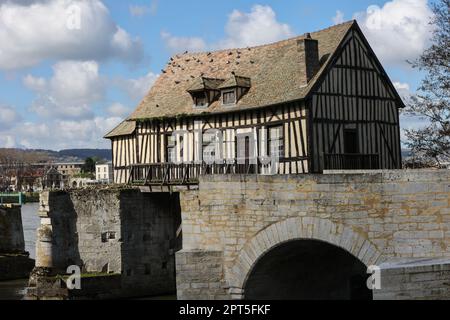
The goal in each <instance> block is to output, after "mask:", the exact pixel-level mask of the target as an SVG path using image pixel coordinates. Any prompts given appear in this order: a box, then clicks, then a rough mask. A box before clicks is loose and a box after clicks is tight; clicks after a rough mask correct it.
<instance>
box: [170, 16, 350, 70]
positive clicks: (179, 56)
mask: <svg viewBox="0 0 450 320" xmlns="http://www.w3.org/2000/svg"><path fill="white" fill-rule="evenodd" d="M355 22H356V20H355V19H352V20H348V21H345V22H342V23H339V24H335V25H333V26H330V27H327V28H324V29H320V30H316V31H311V32H309V33H311V34H313V33H319V32H324V31H327V30H330V29H334V28H337V27H341V26H343V25H347V24H348V25H350V24H351V25H353V24H354V23H355ZM305 34H306V33H304V34H302V35H297V36H293V37H290V38H287V39H283V40H278V41H275V42H270V43H265V44H260V45H257V46H247V47H237V48H225V49H219V50H210V51H197V52H187V53H186V52H185V53H177V54H174V55H172V56H171V57H170V58H172V59H175V58H177V59H181V58H186V57H189V56H194V55H200V54H213V53H221V52H227V51H232V50H248V49H251V50H252V49H260V48H264V47H270V46H273V45H277V44H281V43H284V42H290V41H292V40H295V39H301V38H304V37H305ZM170 60H171V59H169V61H170Z"/></svg>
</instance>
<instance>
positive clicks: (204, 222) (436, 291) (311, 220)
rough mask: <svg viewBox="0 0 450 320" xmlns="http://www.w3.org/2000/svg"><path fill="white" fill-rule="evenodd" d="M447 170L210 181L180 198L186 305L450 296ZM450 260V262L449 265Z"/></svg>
mask: <svg viewBox="0 0 450 320" xmlns="http://www.w3.org/2000/svg"><path fill="white" fill-rule="evenodd" d="M449 202H450V171H385V172H376V173H362V172H361V173H359V174H329V175H299V176H210V177H205V178H204V179H203V180H201V182H200V185H199V190H197V191H189V192H184V193H183V194H182V196H181V208H182V222H183V250H182V251H180V252H178V253H177V256H176V260H177V261H176V266H177V289H178V297H179V298H180V299H242V298H249V299H263V298H268V299H270V298H285V299H294V298H299V299H300V298H313V299H314V298H318V299H322V298H336V299H345V298H371V294H370V293H368V292H366V289H365V286H366V284H365V280H366V279H367V276H365V274H367V267H369V266H372V265H376V266H379V267H381V275H382V277H381V282H382V283H381V284H382V285H381V290H374V292H373V297H374V298H375V299H424V298H426V299H432V298H450V265H449V264H448V263H450V228H449V227H450V204H449ZM447 259H448V260H447Z"/></svg>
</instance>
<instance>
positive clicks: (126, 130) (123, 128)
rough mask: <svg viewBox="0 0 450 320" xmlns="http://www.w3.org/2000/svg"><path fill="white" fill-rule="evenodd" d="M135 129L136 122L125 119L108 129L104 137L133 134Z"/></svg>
mask: <svg viewBox="0 0 450 320" xmlns="http://www.w3.org/2000/svg"><path fill="white" fill-rule="evenodd" d="M135 130H136V122H135V121H128V120H125V121H123V122H122V123H120V124H119V125H118V126H117V127H115V128H114V129H113V130H112V131H110V132H109V133H108V134H107V135H106V136H105V137H104V138H113V137H120V136H126V135H130V134H133V132H134V131H135Z"/></svg>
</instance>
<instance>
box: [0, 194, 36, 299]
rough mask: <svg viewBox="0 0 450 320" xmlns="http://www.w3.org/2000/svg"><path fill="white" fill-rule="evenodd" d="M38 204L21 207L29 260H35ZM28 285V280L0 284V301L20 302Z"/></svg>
mask: <svg viewBox="0 0 450 320" xmlns="http://www.w3.org/2000/svg"><path fill="white" fill-rule="evenodd" d="M38 209H39V204H38V203H29V204H25V205H23V206H22V224H23V233H24V237H25V251H28V252H29V253H30V258H32V259H35V258H36V229H37V228H38V226H39V223H40V219H39V216H38ZM27 284H28V279H23V280H15V281H4V282H0V300H20V299H22V297H23V294H24V290H25V288H26V286H27Z"/></svg>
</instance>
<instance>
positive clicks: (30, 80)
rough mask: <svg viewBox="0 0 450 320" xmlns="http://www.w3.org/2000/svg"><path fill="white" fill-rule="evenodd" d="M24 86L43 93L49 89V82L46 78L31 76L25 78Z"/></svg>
mask: <svg viewBox="0 0 450 320" xmlns="http://www.w3.org/2000/svg"><path fill="white" fill-rule="evenodd" d="M23 84H24V85H25V86H26V87H27V88H28V89H30V90H32V91H38V92H41V91H44V90H45V89H46V88H47V80H46V79H45V78H40V77H33V76H32V75H30V74H29V75H27V76H25V78H24V79H23Z"/></svg>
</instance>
